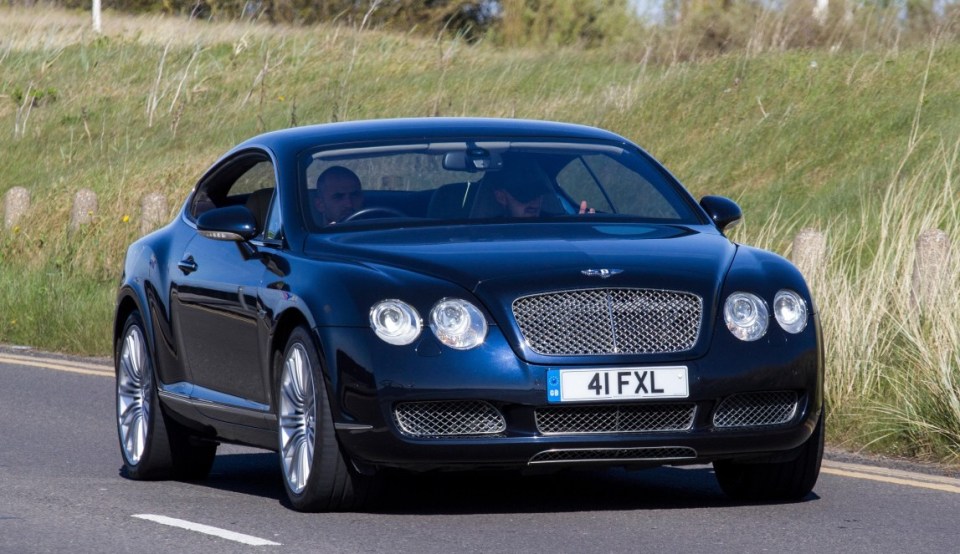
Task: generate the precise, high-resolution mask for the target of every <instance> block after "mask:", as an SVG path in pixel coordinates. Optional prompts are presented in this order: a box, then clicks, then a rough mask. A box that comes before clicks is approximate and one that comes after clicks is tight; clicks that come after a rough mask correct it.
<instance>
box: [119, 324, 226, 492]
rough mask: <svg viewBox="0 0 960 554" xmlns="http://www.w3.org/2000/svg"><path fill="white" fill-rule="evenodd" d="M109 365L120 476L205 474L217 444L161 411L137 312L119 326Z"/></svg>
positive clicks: (192, 476) (145, 477)
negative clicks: (111, 367) (113, 384)
mask: <svg viewBox="0 0 960 554" xmlns="http://www.w3.org/2000/svg"><path fill="white" fill-rule="evenodd" d="M114 367H115V377H116V381H115V382H116V400H117V402H116V408H117V410H116V416H117V437H118V439H119V441H120V455H121V457H122V458H123V465H124V471H125V473H126V475H127V476H128V477H130V478H131V479H136V480H153V479H166V478H171V477H172V478H175V479H185V480H198V479H203V478H205V477H206V476H207V475H208V474H209V473H210V467H211V466H212V465H213V459H214V457H215V456H216V453H217V444H216V443H215V442H201V441H199V440H197V439H195V438H194V437H192V436H191V435H190V433H189V432H188V431H187V430H186V429H185V428H183V427H182V426H181V425H179V424H178V423H176V422H175V421H173V420H171V419H170V418H169V417H168V416H167V415H166V414H165V413H163V409H162V407H161V406H160V400H159V397H158V395H157V381H156V374H155V372H154V370H153V358H152V356H151V355H150V345H149V343H148V342H147V339H146V332H145V331H144V325H143V320H142V319H141V317H140V313H139V312H137V311H134V312H132V313H131V314H130V315H129V316H127V320H126V322H125V323H124V325H123V332H122V334H121V335H120V340H118V341H117V346H116V352H114Z"/></svg>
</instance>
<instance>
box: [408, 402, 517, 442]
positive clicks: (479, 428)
mask: <svg viewBox="0 0 960 554" xmlns="http://www.w3.org/2000/svg"><path fill="white" fill-rule="evenodd" d="M393 418H394V421H396V424H397V428H398V429H400V432H401V433H402V434H403V435H406V436H408V437H416V438H443V437H469V436H489V435H497V434H499V433H502V432H504V431H505V430H506V429H507V422H506V420H505V419H504V418H503V414H501V413H500V411H499V410H497V409H496V408H495V407H493V406H492V405H491V404H490V403H489V402H484V401H482V400H454V401H427V402H401V403H399V404H397V405H396V406H395V407H394V409H393Z"/></svg>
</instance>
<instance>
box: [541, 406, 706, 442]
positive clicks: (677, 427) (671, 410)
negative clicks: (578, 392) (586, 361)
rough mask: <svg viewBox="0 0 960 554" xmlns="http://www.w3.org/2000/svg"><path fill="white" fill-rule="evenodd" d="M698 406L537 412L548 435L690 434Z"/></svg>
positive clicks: (570, 408) (562, 408)
mask: <svg viewBox="0 0 960 554" xmlns="http://www.w3.org/2000/svg"><path fill="white" fill-rule="evenodd" d="M695 414H696V405H694V404H645V405H622V406H557V407H549V408H538V409H537V410H536V411H535V412H534V417H535V419H536V422H537V430H538V431H539V432H540V433H541V434H544V435H562V434H593V433H598V434H599V433H642V432H656V431H686V430H689V429H691V428H693V418H694V415H695Z"/></svg>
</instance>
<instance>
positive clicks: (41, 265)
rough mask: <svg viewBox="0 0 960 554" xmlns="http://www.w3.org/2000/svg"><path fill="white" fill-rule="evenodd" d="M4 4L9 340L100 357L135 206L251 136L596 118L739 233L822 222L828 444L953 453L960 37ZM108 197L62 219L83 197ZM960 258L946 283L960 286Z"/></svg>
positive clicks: (788, 237)
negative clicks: (561, 40)
mask: <svg viewBox="0 0 960 554" xmlns="http://www.w3.org/2000/svg"><path fill="white" fill-rule="evenodd" d="M41 13H42V15H41V16H39V17H38V16H37V12H33V11H31V12H29V13H27V12H23V11H16V10H8V9H4V8H0V37H2V38H0V152H2V154H0V156H2V158H0V160H2V167H3V170H2V172H0V194H2V193H5V192H6V191H7V190H9V189H10V188H12V187H15V186H21V187H25V188H27V189H28V190H29V191H30V193H31V196H32V208H31V210H30V212H29V214H28V216H27V217H26V218H25V219H24V220H23V221H22V222H21V223H20V224H19V225H18V227H17V228H15V229H10V230H7V231H3V232H2V233H0V342H12V343H21V344H23V343H26V344H33V345H36V346H38V347H43V348H52V349H68V350H69V351H71V352H76V353H85V354H99V355H103V354H108V353H109V350H110V332H109V327H110V314H111V308H112V294H113V288H114V286H115V283H116V280H117V278H118V276H119V270H120V263H121V260H122V256H123V253H124V249H125V247H126V245H127V244H129V242H130V241H131V240H133V239H134V238H135V237H136V236H137V235H138V234H139V221H138V217H139V213H138V212H139V202H140V198H141V197H142V196H143V195H145V194H147V193H148V192H155V191H159V192H161V193H163V194H164V195H166V197H167V198H168V200H169V203H170V206H171V215H172V212H173V211H174V210H176V209H177V208H178V206H179V203H180V202H181V201H182V200H183V198H184V197H185V196H186V194H187V192H188V191H189V190H190V188H191V187H192V185H193V180H194V179H195V178H196V176H197V175H198V174H199V172H200V171H202V170H203V169H204V168H205V167H206V166H207V165H209V164H210V163H211V162H212V161H213V160H215V159H216V158H217V157H218V156H219V155H220V154H221V153H222V152H224V151H225V150H226V149H228V148H229V147H231V146H232V145H233V144H235V143H236V142H238V141H239V140H242V139H244V138H246V137H248V136H250V135H253V134H255V133H257V132H260V131H264V130H270V129H276V128H282V127H287V126H290V125H302V124H310V123H320V122H327V121H336V120H346V119H363V118H375V117H398V116H431V115H453V116H457V115H470V116H504V117H526V118H535V119H559V120H567V121H574V122H578V123H585V124H589V125H598V126H601V127H605V128H609V129H611V130H614V131H616V132H619V133H621V134H623V135H625V136H627V137H629V138H631V139H633V140H635V141H637V142H638V143H640V144H641V145H643V146H644V147H646V148H647V149H648V150H650V151H651V152H652V153H653V154H654V155H655V156H657V157H658V158H660V159H661V160H663V161H664V162H665V163H666V164H667V165H668V167H670V168H671V169H672V170H673V172H674V173H675V174H676V175H677V176H678V177H679V178H680V179H681V180H682V181H684V183H685V184H686V185H687V187H688V188H689V189H690V190H691V191H692V192H693V193H694V194H695V195H697V196H701V195H703V194H708V193H709V194H723V195H727V196H730V197H733V198H734V199H736V200H737V201H738V202H740V204H741V205H742V206H743V208H744V211H745V213H746V217H747V219H746V222H745V224H744V225H743V226H742V227H741V228H739V229H737V230H736V231H735V235H734V238H735V239H736V240H738V241H742V242H746V243H750V244H758V245H760V246H764V247H767V248H770V249H772V250H775V251H778V252H780V253H783V254H786V255H789V253H790V252H789V251H790V244H791V241H792V239H793V236H794V235H795V234H796V232H797V231H798V230H799V229H801V228H804V227H816V228H818V229H820V230H822V231H824V232H826V233H827V236H828V241H829V247H828V253H829V255H828V260H827V262H826V264H825V265H824V267H823V268H822V271H820V272H818V273H817V274H816V275H811V276H810V277H811V280H812V282H813V286H814V290H815V294H816V297H817V300H818V304H819V307H820V309H821V312H822V314H823V322H824V329H825V335H826V341H827V347H828V368H829V369H828V371H829V373H828V380H827V386H828V393H829V394H828V397H829V403H830V407H831V411H830V429H831V438H832V440H833V441H835V442H846V443H848V444H850V445H866V444H871V445H872V447H873V448H877V449H882V450H884V451H888V452H896V453H903V454H909V455H913V456H920V457H930V458H934V459H939V460H948V461H954V462H956V461H958V460H960V401H958V397H957V391H958V389H960V387H958V383H960V324H958V323H957V321H956V317H955V315H954V314H955V313H957V312H956V308H957V306H956V305H955V304H956V302H957V301H956V298H955V297H956V294H955V293H952V292H951V294H949V295H947V297H946V298H945V299H944V301H943V302H941V303H939V304H937V305H936V306H934V307H933V308H928V309H925V310H922V311H920V310H918V308H916V307H915V306H914V304H913V303H912V302H911V300H910V292H909V291H910V286H911V281H910V278H911V273H912V267H913V265H912V264H913V261H914V258H913V256H914V254H913V245H914V242H915V240H916V237H917V235H918V233H919V232H920V231H921V230H924V229H928V228H941V229H943V230H945V231H947V232H948V234H949V236H950V237H951V238H952V240H954V241H956V240H957V237H958V236H960V235H958V233H957V231H958V229H957V225H958V224H957V222H958V221H960V217H958V216H960V213H958V202H960V200H958V194H957V182H956V178H957V177H956V175H957V173H958V169H960V164H958V149H960V146H958V141H960V112H958V111H957V109H956V106H957V99H958V96H957V90H958V89H960V77H958V76H960V45H958V44H955V43H941V42H936V41H934V40H932V41H931V43H930V44H929V45H927V46H926V47H923V48H919V47H918V48H910V49H898V48H895V47H890V48H874V49H868V50H862V51H848V50H839V51H836V52H831V51H828V50H811V51H794V52H788V53H780V54H772V53H760V54H755V53H750V52H747V51H743V52H734V53H730V54H727V55H725V56H723V57H719V58H714V59H711V60H707V61H698V62H689V63H666V64H657V65H655V64H648V63H645V62H644V57H643V56H642V55H640V54H638V52H636V51H629V50H624V48H623V47H616V48H613V47H611V48H608V49H598V50H591V51H581V50H574V49H560V50H555V51H549V52H545V51H537V50H532V49H531V50H503V49H498V48H495V47H493V46H491V45H487V44H483V43H481V44H475V45H468V44H465V43H462V42H458V41H455V40H439V41H437V40H425V39H422V38H416V37H412V36H403V35H397V34H386V33H380V32H377V31H366V32H362V33H360V32H357V31H356V30H354V29H348V28H337V27H317V28H309V29H293V28H282V27H268V26H254V25H241V24H222V25H220V24H218V25H210V24H205V23H202V22H189V23H188V22H183V21H170V20H164V19H152V18H130V17H119V16H110V17H108V18H107V20H106V22H105V29H106V34H105V35H104V36H102V37H97V36H93V35H92V34H91V33H90V32H89V31H87V30H86V28H87V26H88V21H87V19H86V16H84V15H83V14H76V15H73V14H66V13H62V12H41ZM81 188H90V189H92V190H94V191H95V192H96V193H97V194H98V197H99V211H98V214H97V217H96V219H95V220H94V221H93V223H91V224H89V225H86V226H84V227H83V228H81V229H79V230H77V231H72V232H71V231H70V230H69V228H68V225H67V222H68V220H69V213H70V203H71V199H72V198H73V195H74V194H75V193H76V191H77V190H79V189H81ZM958 259H960V256H953V258H952V259H951V262H950V263H951V264H952V266H951V271H950V273H949V275H948V276H947V277H945V279H946V280H947V281H949V283H948V285H950V286H948V287H947V288H946V290H950V291H953V290H956V285H957V284H958V283H957V276H958V274H960V267H958V261H957V260H958Z"/></svg>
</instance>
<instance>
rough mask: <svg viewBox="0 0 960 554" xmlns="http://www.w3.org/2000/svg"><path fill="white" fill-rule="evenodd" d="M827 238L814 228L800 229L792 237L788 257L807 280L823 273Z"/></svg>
mask: <svg viewBox="0 0 960 554" xmlns="http://www.w3.org/2000/svg"><path fill="white" fill-rule="evenodd" d="M826 254H827V239H826V237H825V236H824V234H823V233H821V232H820V231H817V230H816V229H811V228H809V227H808V228H806V229H801V230H800V232H799V233H797V236H796V237H794V239H793V249H792V251H791V254H790V259H791V260H792V261H793V264H794V265H796V266H797V268H798V269H799V270H800V273H803V276H804V278H806V279H807V280H808V281H810V280H814V279H816V278H817V276H819V275H820V274H822V273H823V266H824V263H825V262H826Z"/></svg>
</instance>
